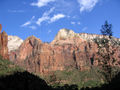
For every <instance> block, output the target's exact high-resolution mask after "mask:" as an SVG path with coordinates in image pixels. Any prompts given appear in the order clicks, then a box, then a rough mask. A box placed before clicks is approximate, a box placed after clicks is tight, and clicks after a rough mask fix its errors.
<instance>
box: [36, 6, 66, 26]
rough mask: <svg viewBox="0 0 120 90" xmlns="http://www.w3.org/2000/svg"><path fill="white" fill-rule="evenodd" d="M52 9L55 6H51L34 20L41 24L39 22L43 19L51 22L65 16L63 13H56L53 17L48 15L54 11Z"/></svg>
mask: <svg viewBox="0 0 120 90" xmlns="http://www.w3.org/2000/svg"><path fill="white" fill-rule="evenodd" d="M54 9H55V8H54V7H53V8H51V9H50V10H49V11H47V12H45V13H43V15H42V17H40V18H38V20H37V21H36V24H37V25H41V23H42V22H45V21H47V22H50V23H52V22H55V21H57V20H59V19H61V18H64V17H65V15H64V14H56V15H54V16H53V17H50V16H49V15H50V14H51V13H52V12H53V11H54Z"/></svg>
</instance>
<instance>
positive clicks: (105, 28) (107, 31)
mask: <svg viewBox="0 0 120 90" xmlns="http://www.w3.org/2000/svg"><path fill="white" fill-rule="evenodd" d="M100 31H101V34H102V35H108V36H109V38H111V36H112V35H113V32H112V24H108V21H105V24H104V25H102V29H101V30H100Z"/></svg>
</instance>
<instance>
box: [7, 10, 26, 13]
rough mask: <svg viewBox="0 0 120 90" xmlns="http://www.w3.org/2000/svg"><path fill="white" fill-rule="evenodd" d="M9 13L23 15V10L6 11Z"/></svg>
mask: <svg viewBox="0 0 120 90" xmlns="http://www.w3.org/2000/svg"><path fill="white" fill-rule="evenodd" d="M8 12H10V13H23V12H24V10H8Z"/></svg>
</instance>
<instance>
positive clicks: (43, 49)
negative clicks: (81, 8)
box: [10, 29, 120, 74]
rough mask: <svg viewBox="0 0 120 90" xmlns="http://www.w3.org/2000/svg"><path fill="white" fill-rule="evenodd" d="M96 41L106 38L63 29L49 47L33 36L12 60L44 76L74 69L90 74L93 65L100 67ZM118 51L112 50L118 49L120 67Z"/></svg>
mask: <svg viewBox="0 0 120 90" xmlns="http://www.w3.org/2000/svg"><path fill="white" fill-rule="evenodd" d="M96 37H97V38H101V37H103V36H102V35H90V34H77V33H74V32H73V31H72V30H66V29H61V30H60V31H59V32H58V34H57V35H56V37H55V39H54V40H53V41H52V42H51V43H49V44H48V43H42V41H41V40H40V39H38V38H36V37H34V36H31V37H29V38H27V39H26V40H25V41H24V42H23V43H22V45H21V46H20V48H19V49H18V50H17V51H12V52H11V53H10V59H11V60H13V62H15V63H16V64H18V65H20V66H22V67H24V68H26V69H27V70H28V71H30V72H36V73H41V74H45V73H49V72H51V71H57V70H66V69H72V68H76V69H78V70H89V69H90V67H91V66H92V65H93V66H97V65H98V64H99V62H98V60H97V59H98V58H100V56H99V55H98V54H97V51H98V46H97V44H96V43H95V42H94V41H93V39H94V38H96ZM106 38H107V37H106ZM115 40H119V39H115ZM118 47H119V48H118ZM118 47H117V48H116V47H114V48H113V49H112V50H114V49H117V50H115V54H114V55H113V56H112V57H114V58H115V59H116V60H117V61H116V62H114V63H112V65H118V66H120V63H119V62H120V46H118ZM112 57H111V58H112Z"/></svg>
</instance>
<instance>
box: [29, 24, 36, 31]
mask: <svg viewBox="0 0 120 90" xmlns="http://www.w3.org/2000/svg"><path fill="white" fill-rule="evenodd" d="M29 28H31V29H32V30H35V29H37V27H36V26H34V25H32V26H29Z"/></svg>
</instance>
